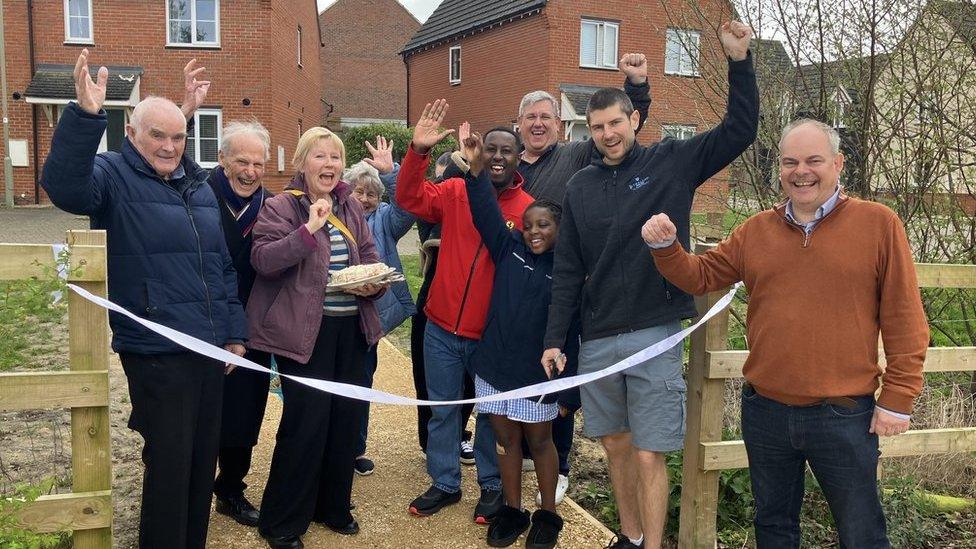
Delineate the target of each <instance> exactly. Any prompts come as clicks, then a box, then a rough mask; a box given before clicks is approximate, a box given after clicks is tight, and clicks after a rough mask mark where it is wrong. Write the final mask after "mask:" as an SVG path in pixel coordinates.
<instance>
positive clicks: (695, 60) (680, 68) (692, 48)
mask: <svg viewBox="0 0 976 549" xmlns="http://www.w3.org/2000/svg"><path fill="white" fill-rule="evenodd" d="M675 42H677V44H678V46H680V48H681V49H680V50H678V59H677V67H671V68H669V67H668V56H669V52H670V47H669V46H670V45H671V44H673V43H675ZM700 62H701V31H697V30H694V29H677V28H671V27H669V28H668V30H667V33H666V35H665V40H664V74H668V75H675V76H701V72H700V71H699V70H698V66H699V64H700Z"/></svg>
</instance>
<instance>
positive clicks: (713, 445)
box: [678, 244, 976, 549]
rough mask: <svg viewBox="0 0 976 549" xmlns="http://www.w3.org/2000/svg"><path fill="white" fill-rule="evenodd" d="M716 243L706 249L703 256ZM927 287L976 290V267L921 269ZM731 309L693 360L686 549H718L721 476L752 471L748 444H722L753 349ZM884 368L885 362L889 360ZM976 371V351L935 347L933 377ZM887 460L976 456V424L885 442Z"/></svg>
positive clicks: (698, 343) (696, 337) (684, 502)
mask: <svg viewBox="0 0 976 549" xmlns="http://www.w3.org/2000/svg"><path fill="white" fill-rule="evenodd" d="M711 246H712V245H707V244H698V245H697V246H696V249H695V252H696V253H703V252H704V251H706V250H707V249H709V248H710V247H711ZM916 269H917V272H918V283H919V286H920V287H922V288H976V265H940V264H932V263H918V264H916ZM727 291H728V290H727V289H726V290H722V291H719V292H714V293H711V294H708V295H706V296H702V297H701V298H699V299H698V300H697V301H698V310H699V311H707V310H708V309H709V308H711V306H712V305H714V304H715V302H716V301H717V300H718V299H719V298H720V297H721V296H723V295H724V294H725V293H726V292H727ZM728 325H729V313H728V310H726V311H724V312H722V313H720V314H718V315H716V316H714V317H713V318H712V319H711V320H709V321H708V322H707V323H706V324H705V326H704V327H703V328H702V329H699V330H698V331H696V332H695V333H694V334H692V335H691V353H690V355H689V359H688V407H687V416H688V417H687V434H686V436H685V447H684V463H683V465H682V488H681V516H680V519H679V533H678V546H679V547H682V548H686V547H694V548H700V549H706V548H707V549H711V548H712V547H715V544H716V527H717V524H716V516H717V512H718V487H719V486H718V475H719V473H720V472H721V471H723V470H725V469H742V468H745V467H748V466H749V461H748V459H747V457H746V449H745V445H744V444H743V442H742V441H741V440H725V441H723V440H722V419H723V413H724V408H725V398H724V397H725V381H726V380H727V379H735V378H739V377H742V365H743V364H745V361H746V357H748V356H749V351H730V350H727V342H728V339H727V338H728ZM881 360H882V365H883V364H884V356H883V354H882V355H881ZM973 370H976V347H950V348H947V347H932V348H929V350H928V352H927V354H926V359H925V371H926V372H965V371H973ZM880 444H881V457H886V458H887V457H905V456H921V455H927V454H946V453H956V452H973V451H976V426H974V427H961V428H954V429H919V430H911V431H908V432H906V433H904V434H901V435H898V436H895V437H886V438H882V439H881V443H880Z"/></svg>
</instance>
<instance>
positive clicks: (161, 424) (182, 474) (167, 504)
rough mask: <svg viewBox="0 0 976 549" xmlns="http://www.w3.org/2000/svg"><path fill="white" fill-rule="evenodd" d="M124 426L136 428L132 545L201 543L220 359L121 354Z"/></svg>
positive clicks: (216, 426)
mask: <svg viewBox="0 0 976 549" xmlns="http://www.w3.org/2000/svg"><path fill="white" fill-rule="evenodd" d="M120 358H121V361H122V368H123V370H125V375H126V377H127V378H128V382H129V398H130V400H131V401H132V415H131V416H129V427H130V428H131V429H134V430H136V431H138V432H139V434H141V435H142V438H143V440H144V441H145V445H144V446H143V449H142V461H143V463H144V464H145V472H144V475H143V481H142V509H141V512H140V516H139V547H141V548H157V547H158V548H165V549H173V548H187V549H190V548H197V547H200V548H202V547H204V546H205V544H206V542H207V526H208V524H209V522H210V501H211V498H212V497H213V496H212V495H211V494H212V490H213V482H214V470H215V469H216V465H217V447H218V444H219V440H220V409H221V396H222V394H223V390H224V364H223V363H221V362H218V361H216V360H213V359H210V358H206V357H203V356H201V355H198V354H196V353H189V352H187V353H174V354H159V355H141V354H133V353H122V354H121V355H120Z"/></svg>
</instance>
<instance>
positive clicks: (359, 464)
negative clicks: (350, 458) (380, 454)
mask: <svg viewBox="0 0 976 549" xmlns="http://www.w3.org/2000/svg"><path fill="white" fill-rule="evenodd" d="M352 468H353V470H355V471H356V474H357V475H359V476H361V477H365V476H369V475H372V474H373V470H374V469H376V465H375V464H374V463H373V460H371V459H369V458H368V457H366V456H362V457H358V458H356V461H354V462H353V466H352Z"/></svg>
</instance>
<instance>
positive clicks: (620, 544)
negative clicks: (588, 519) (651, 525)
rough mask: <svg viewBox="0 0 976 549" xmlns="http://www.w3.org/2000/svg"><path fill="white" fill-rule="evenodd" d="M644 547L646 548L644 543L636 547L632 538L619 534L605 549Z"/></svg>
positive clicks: (639, 548) (615, 535)
mask: <svg viewBox="0 0 976 549" xmlns="http://www.w3.org/2000/svg"><path fill="white" fill-rule="evenodd" d="M642 547H644V544H643V543H641V544H640V545H634V542H632V541H630V538H628V537H627V536H625V535H623V534H621V533H619V532H618V533H616V534H614V535H613V539H611V540H610V542H609V543H607V546H606V548H605V549H641V548H642Z"/></svg>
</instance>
